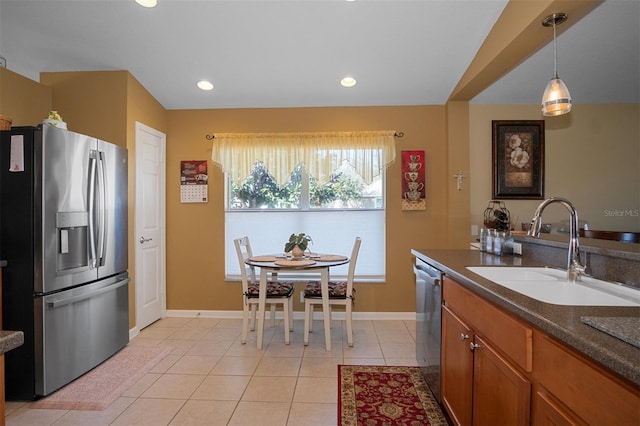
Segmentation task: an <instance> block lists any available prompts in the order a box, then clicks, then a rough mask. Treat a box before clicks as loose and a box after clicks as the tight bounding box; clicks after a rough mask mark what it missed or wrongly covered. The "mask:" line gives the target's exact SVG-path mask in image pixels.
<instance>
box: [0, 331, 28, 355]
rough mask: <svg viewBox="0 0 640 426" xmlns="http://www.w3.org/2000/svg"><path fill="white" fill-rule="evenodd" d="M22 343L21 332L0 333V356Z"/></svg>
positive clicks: (22, 335)
mask: <svg viewBox="0 0 640 426" xmlns="http://www.w3.org/2000/svg"><path fill="white" fill-rule="evenodd" d="M23 343H24V333H23V332H22V331H8V330H1V331H0V355H2V354H4V353H5V352H9V351H10V350H11V349H15V348H17V347H18V346H22V344H23Z"/></svg>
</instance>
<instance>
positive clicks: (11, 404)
mask: <svg viewBox="0 0 640 426" xmlns="http://www.w3.org/2000/svg"><path fill="white" fill-rule="evenodd" d="M28 405H29V402H28V401H6V402H5V403H4V414H5V416H8V415H9V414H11V413H13V412H14V411H16V410H18V409H20V408H23V407H24V408H28V407H27V406H28Z"/></svg>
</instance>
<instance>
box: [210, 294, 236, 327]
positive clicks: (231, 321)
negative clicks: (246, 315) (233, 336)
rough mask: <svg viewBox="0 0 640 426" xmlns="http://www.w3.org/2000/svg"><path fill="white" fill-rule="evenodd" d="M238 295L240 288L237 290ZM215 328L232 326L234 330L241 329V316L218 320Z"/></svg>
mask: <svg viewBox="0 0 640 426" xmlns="http://www.w3.org/2000/svg"><path fill="white" fill-rule="evenodd" d="M239 291H240V293H239V294H240V295H242V289H240V290H239ZM216 328H233V329H235V330H242V319H241V318H238V319H236V318H225V319H221V320H219V321H218V323H217V324H216Z"/></svg>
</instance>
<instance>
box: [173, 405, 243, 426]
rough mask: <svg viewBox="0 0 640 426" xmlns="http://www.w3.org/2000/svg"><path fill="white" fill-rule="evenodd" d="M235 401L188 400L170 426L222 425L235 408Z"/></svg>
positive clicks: (229, 417)
mask: <svg viewBox="0 0 640 426" xmlns="http://www.w3.org/2000/svg"><path fill="white" fill-rule="evenodd" d="M236 404H237V403H236V402H235V401H193V400H189V401H187V402H186V404H184V406H183V407H182V408H181V409H180V411H178V414H176V417H175V418H174V419H173V420H172V421H171V423H170V425H171V426H196V425H203V426H204V425H206V426H217V425H220V426H223V425H226V424H227V422H228V421H229V419H231V415H232V414H233V411H234V410H235V408H236Z"/></svg>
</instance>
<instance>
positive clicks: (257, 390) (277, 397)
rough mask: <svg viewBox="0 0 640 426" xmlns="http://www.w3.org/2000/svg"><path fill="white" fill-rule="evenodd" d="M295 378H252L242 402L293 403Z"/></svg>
mask: <svg viewBox="0 0 640 426" xmlns="http://www.w3.org/2000/svg"><path fill="white" fill-rule="evenodd" d="M295 387H296V378H295V377H256V376H254V377H252V378H251V380H250V381H249V385H247V389H246V390H245V391H244V395H242V401H263V402H291V400H292V398H293V392H294V390H295Z"/></svg>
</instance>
